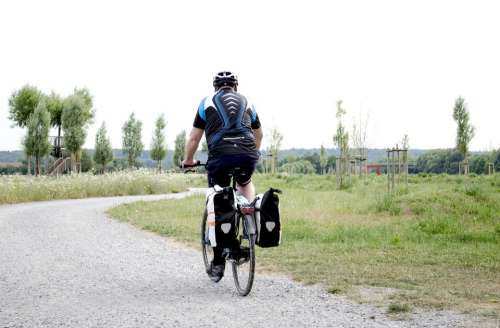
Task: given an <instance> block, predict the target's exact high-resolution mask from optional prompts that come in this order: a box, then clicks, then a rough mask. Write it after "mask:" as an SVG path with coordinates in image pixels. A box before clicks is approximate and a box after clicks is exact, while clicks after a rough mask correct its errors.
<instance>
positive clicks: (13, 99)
mask: <svg viewBox="0 0 500 328" xmlns="http://www.w3.org/2000/svg"><path fill="white" fill-rule="evenodd" d="M43 98H44V95H43V93H42V92H41V91H40V90H38V89H37V88H36V87H34V86H31V85H25V86H24V87H22V88H21V89H19V90H17V91H14V92H13V93H12V95H11V96H10V98H9V119H10V120H12V121H14V122H15V124H16V125H17V126H19V127H21V128H24V127H26V126H27V125H28V121H29V118H30V115H31V114H33V113H34V112H35V108H36V107H37V106H38V103H39V102H40V100H42V99H43Z"/></svg>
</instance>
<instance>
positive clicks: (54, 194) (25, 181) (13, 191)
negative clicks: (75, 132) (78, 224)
mask: <svg viewBox="0 0 500 328" xmlns="http://www.w3.org/2000/svg"><path fill="white" fill-rule="evenodd" d="M205 180H206V178H205V177H203V176H201V175H184V174H156V173H153V172H152V171H149V170H136V171H122V172H116V173H108V174H103V175H92V174H74V175H64V176H60V177H46V176H41V177H33V176H31V177H30V176H19V175H11V176H5V175H3V176H2V175H0V204H12V203H21V202H31V201H43V200H55V199H76V198H88V197H107V196H126V195H148V194H161V193H172V192H180V191H184V190H186V189H187V188H189V187H191V186H204V185H205Z"/></svg>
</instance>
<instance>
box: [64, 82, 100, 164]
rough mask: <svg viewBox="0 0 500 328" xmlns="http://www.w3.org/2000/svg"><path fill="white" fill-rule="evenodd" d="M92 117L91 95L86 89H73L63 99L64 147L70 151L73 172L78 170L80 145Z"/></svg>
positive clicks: (82, 142) (83, 140)
mask: <svg viewBox="0 0 500 328" xmlns="http://www.w3.org/2000/svg"><path fill="white" fill-rule="evenodd" d="M93 118H94V111H93V109H92V97H91V96H90V94H89V92H88V90H87V89H75V91H74V92H73V94H72V95H71V96H69V97H67V98H66V99H64V102H63V111H62V114H61V122H62V128H63V131H64V147H65V148H66V149H67V150H69V151H70V152H71V157H72V161H71V162H72V164H73V165H72V166H73V168H72V169H73V172H78V173H79V172H80V165H78V164H80V158H81V152H82V147H83V144H84V143H85V139H86V138H87V129H88V126H89V125H90V124H91V123H92V119H93ZM77 167H78V169H77ZM77 170H78V171H77Z"/></svg>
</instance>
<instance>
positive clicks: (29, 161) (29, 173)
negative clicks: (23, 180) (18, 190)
mask: <svg viewBox="0 0 500 328" xmlns="http://www.w3.org/2000/svg"><path fill="white" fill-rule="evenodd" d="M28 175H31V155H28Z"/></svg>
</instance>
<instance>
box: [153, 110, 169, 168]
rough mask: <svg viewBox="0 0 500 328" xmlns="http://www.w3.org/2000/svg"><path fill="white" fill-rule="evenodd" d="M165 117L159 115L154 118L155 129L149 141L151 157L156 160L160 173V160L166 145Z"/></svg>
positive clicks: (162, 158)
mask: <svg viewBox="0 0 500 328" xmlns="http://www.w3.org/2000/svg"><path fill="white" fill-rule="evenodd" d="M166 126H167V123H166V122H165V117H164V116H163V115H160V117H158V118H157V119H156V123H155V131H154V133H153V140H152V141H151V153H150V156H151V159H152V160H153V161H156V162H157V167H158V171H159V172H160V173H161V169H162V165H161V164H162V162H163V160H164V159H165V156H167V145H166V143H165V127H166Z"/></svg>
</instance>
